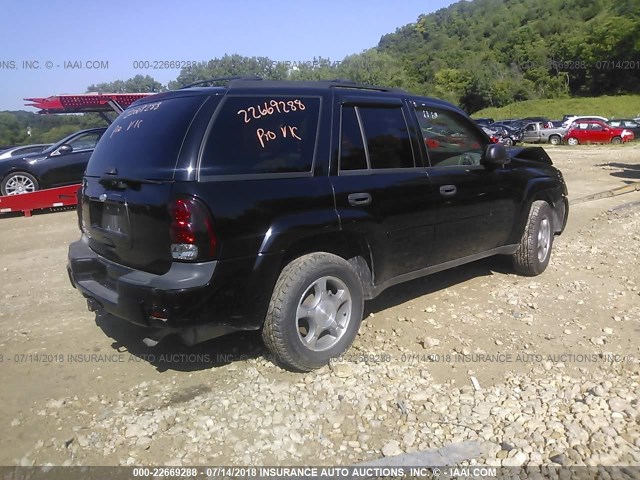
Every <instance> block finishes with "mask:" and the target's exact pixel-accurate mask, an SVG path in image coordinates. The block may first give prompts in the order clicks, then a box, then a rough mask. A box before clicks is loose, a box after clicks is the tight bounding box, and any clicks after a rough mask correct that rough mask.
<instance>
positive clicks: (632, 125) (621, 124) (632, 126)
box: [609, 119, 640, 140]
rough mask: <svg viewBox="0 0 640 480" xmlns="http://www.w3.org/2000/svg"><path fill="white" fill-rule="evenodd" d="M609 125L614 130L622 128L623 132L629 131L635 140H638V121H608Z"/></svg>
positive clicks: (639, 133) (639, 125) (639, 122)
mask: <svg viewBox="0 0 640 480" xmlns="http://www.w3.org/2000/svg"><path fill="white" fill-rule="evenodd" d="M609 125H611V126H612V127H615V128H624V129H625V130H631V131H632V132H633V135H634V136H635V139H636V140H637V139H638V138H640V121H636V120H630V119H623V120H609Z"/></svg>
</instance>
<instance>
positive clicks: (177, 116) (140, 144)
mask: <svg viewBox="0 0 640 480" xmlns="http://www.w3.org/2000/svg"><path fill="white" fill-rule="evenodd" d="M205 98H206V97H203V96H188V97H178V98H170V99H165V100H159V101H157V102H149V103H144V104H142V105H138V106H135V107H129V108H128V109H126V110H125V111H124V112H122V113H121V114H120V116H119V117H118V118H117V119H116V121H115V122H113V123H112V124H111V126H110V127H109V128H108V129H107V131H106V132H105V133H104V135H103V136H102V138H101V140H100V142H98V145H97V146H96V149H95V150H94V152H93V155H92V156H91V160H90V161H89V164H88V165H87V175H90V176H102V175H103V174H104V173H105V172H106V171H109V170H112V169H113V168H116V169H117V171H118V175H119V176H126V177H132V178H146V179H155V180H171V179H172V178H173V174H174V170H175V167H176V162H177V160H178V154H179V153H180V147H181V146H182V142H183V140H184V137H185V135H186V133H187V129H188V128H189V125H190V124H191V121H192V120H193V117H194V116H195V114H196V112H197V111H198V108H199V107H200V105H202V103H203V102H204V100H205Z"/></svg>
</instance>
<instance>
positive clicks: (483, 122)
mask: <svg viewBox="0 0 640 480" xmlns="http://www.w3.org/2000/svg"><path fill="white" fill-rule="evenodd" d="M473 121H474V122H476V123H477V124H478V125H480V126H481V127H487V126H489V125H491V124H492V123H493V121H494V120H493V118H474V119H473Z"/></svg>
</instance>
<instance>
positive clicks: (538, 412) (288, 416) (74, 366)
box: [0, 146, 640, 466]
mask: <svg viewBox="0 0 640 480" xmlns="http://www.w3.org/2000/svg"><path fill="white" fill-rule="evenodd" d="M550 151H551V155H552V157H553V158H554V160H555V161H556V163H557V165H558V166H559V167H560V168H561V169H562V170H563V172H564V174H565V177H566V178H567V181H568V183H569V188H570V192H571V194H572V198H577V197H580V196H583V195H587V194H590V193H596V192H599V191H602V190H605V189H607V188H615V187H618V186H621V185H624V184H626V183H629V182H630V181H634V180H637V179H638V177H640V175H638V172H639V171H638V168H640V166H639V165H637V164H634V161H637V160H635V159H637V158H638V154H639V153H640V146H630V147H629V146H625V147H622V148H613V149H611V148H605V147H592V148H578V149H567V148H558V149H550ZM574 192H575V193H574ZM638 200H640V193H634V194H629V195H625V196H624V197H617V198H611V199H606V200H599V201H597V202H590V203H584V204H580V205H576V206H575V207H573V208H572V211H571V220H570V221H571V223H570V225H569V227H568V229H567V232H565V234H564V235H563V236H561V237H559V238H558V239H557V240H556V244H555V245H554V253H553V257H552V260H551V265H550V267H549V268H548V270H547V271H546V272H545V273H544V274H543V275H541V276H539V277H535V278H525V277H519V276H516V275H514V274H513V273H512V271H511V270H510V266H509V264H508V262H506V261H505V260H504V259H499V258H498V259H488V260H484V261H481V262H477V263H475V264H473V265H468V266H463V267H459V268H457V269H455V270H453V271H450V272H443V273H440V274H437V275H434V276H432V277H429V278H427V279H421V280H418V281H415V282H411V283H409V284H406V285H401V286H397V287H394V288H392V289H390V290H389V291H387V292H386V293H385V294H383V295H382V296H381V297H379V298H378V299H376V300H375V301H372V302H369V303H368V304H367V318H366V319H365V322H364V323H363V326H362V328H361V330H360V334H359V336H358V338H357V339H356V342H355V344H354V346H353V348H352V349H351V350H350V351H349V352H348V354H347V355H345V357H344V358H342V359H341V360H339V361H336V362H334V363H333V364H332V365H331V366H329V367H325V368H323V369H321V370H319V371H317V372H314V373H311V374H307V375H300V374H294V373H290V372H287V371H283V370H282V369H280V368H279V367H277V366H275V365H274V364H273V363H272V362H271V361H270V359H269V356H268V354H267V353H266V352H265V351H264V348H263V347H262V346H261V344H260V341H259V336H257V335H253V334H243V335H234V336H231V337H227V338H225V339H218V340H214V341H212V342H208V343H206V344H203V345H198V346H196V347H193V348H186V347H183V346H181V345H179V344H178V343H176V342H174V341H172V340H168V341H166V342H163V343H162V344H161V345H159V346H158V347H156V348H155V349H150V348H147V347H144V346H143V345H141V342H140V339H141V338H142V336H143V333H142V332H140V331H139V330H136V329H135V328H134V327H131V326H128V325H126V324H123V323H122V322H118V321H116V320H114V319H112V318H103V317H98V318H95V315H93V314H90V313H89V312H87V311H86V308H85V307H84V304H83V301H82V299H81V298H80V295H78V293H77V292H76V291H74V290H73V289H72V288H71V287H70V286H69V285H68V280H67V279H66V273H65V272H64V262H65V256H66V245H67V244H68V243H69V241H71V240H73V239H74V238H75V237H76V236H77V233H76V232H77V226H76V224H75V219H74V213H73V212H66V213H56V214H49V215H40V216H36V217H34V218H32V219H23V218H14V219H4V220H0V224H2V225H3V226H5V227H6V228H3V229H2V231H1V232H0V258H1V259H2V268H0V299H2V304H1V307H0V354H1V355H2V358H3V361H2V363H0V368H1V369H2V374H3V382H2V383H3V389H2V391H0V400H2V403H3V406H4V407H5V408H4V409H3V410H2V411H1V412H0V426H1V427H2V429H3V432H4V435H3V436H4V439H5V440H8V441H6V442H3V443H4V445H3V448H2V449H0V464H5V465H9V464H11V465H44V464H49V463H50V464H56V465H140V464H141V465H193V464H200V465H204V464H207V465H252V464H253V465H256V464H258V465H305V464H307V465H309V464H315V465H353V464H356V463H359V462H364V461H369V460H373V459H376V458H379V457H381V456H387V457H390V456H395V455H399V454H402V453H405V452H406V453H409V452H417V451H422V450H425V449H430V448H440V447H443V446H446V445H451V444H456V443H459V442H463V441H468V440H471V441H477V442H480V443H481V445H482V449H483V451H484V453H483V455H481V456H479V457H478V458H475V459H473V460H471V462H472V463H474V464H480V465H494V466H498V465H505V466H519V465H549V464H559V465H640V402H639V398H638V396H639V392H640V297H639V295H640V291H639V290H638V288H639V285H638V282H639V277H640V276H639V275H638V271H637V258H639V257H640V207H639V206H638V204H634V203H633V202H638ZM621 206H622V207H623V208H620V207H621ZM614 209H615V210H614ZM17 231H19V232H21V234H20V235H16V234H15V232H17ZM36 233H38V235H35V234H36ZM26 238H28V239H30V240H29V242H26V241H25V240H24V239H26ZM25 251H26V252H25ZM25 253H26V255H25ZM25 265H26V266H28V267H29V268H26V269H25V268H24V266H25ZM37 267H40V268H37ZM96 325H97V326H96Z"/></svg>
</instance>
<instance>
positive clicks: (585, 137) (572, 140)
mask: <svg viewBox="0 0 640 480" xmlns="http://www.w3.org/2000/svg"><path fill="white" fill-rule="evenodd" d="M633 138H634V135H633V132H632V131H631V130H627V129H625V128H616V127H612V126H611V125H609V124H607V123H605V122H602V121H599V120H588V121H580V120H578V121H577V122H574V123H573V124H572V125H571V127H569V130H568V131H567V133H566V135H565V136H564V141H565V142H566V143H568V144H569V145H579V144H584V143H615V144H620V143H622V142H630V141H631V140H633Z"/></svg>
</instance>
